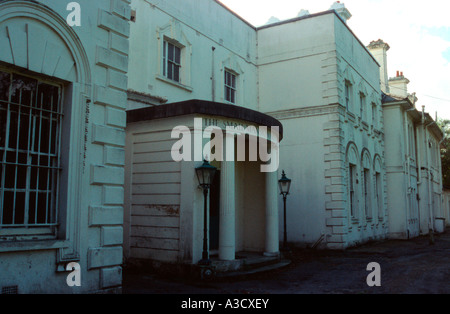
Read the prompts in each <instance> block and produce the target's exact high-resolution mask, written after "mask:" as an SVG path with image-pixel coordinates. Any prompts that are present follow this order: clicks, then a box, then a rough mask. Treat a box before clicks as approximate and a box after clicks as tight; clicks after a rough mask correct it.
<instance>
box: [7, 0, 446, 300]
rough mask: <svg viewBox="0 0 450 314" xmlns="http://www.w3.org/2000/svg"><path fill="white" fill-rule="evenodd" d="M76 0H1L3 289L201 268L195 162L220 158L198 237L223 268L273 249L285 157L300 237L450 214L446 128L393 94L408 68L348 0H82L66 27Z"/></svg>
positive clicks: (340, 245) (101, 287) (359, 236)
mask: <svg viewBox="0 0 450 314" xmlns="http://www.w3.org/2000/svg"><path fill="white" fill-rule="evenodd" d="M69 2H71V1H62V0H61V1H59V0H58V1H50V0H40V1H21V0H18V1H9V0H6V1H0V288H1V289H2V293H9V292H11V293H14V292H19V293H91V292H100V293H101V292H111V291H112V292H119V291H120V287H121V284H122V267H123V266H124V265H126V266H128V265H131V264H133V262H141V261H144V263H147V264H150V262H156V263H170V264H177V265H197V264H198V262H199V261H200V260H201V259H202V258H203V256H202V254H203V252H204V247H203V240H204V235H205V233H204V231H205V229H204V225H205V216H204V212H203V210H204V203H203V202H204V198H203V194H202V190H201V189H199V187H198V181H197V177H196V174H195V168H196V167H198V166H200V165H201V164H202V163H203V159H204V158H206V157H209V158H211V157H213V155H214V156H215V157H217V156H222V157H223V158H224V159H225V160H212V161H211V164H212V165H213V166H215V167H216V168H217V170H218V172H217V175H216V176H215V180H214V181H213V183H212V187H211V189H210V193H209V197H208V199H207V209H208V219H207V223H206V225H207V230H206V234H207V237H208V241H207V242H208V250H209V252H210V254H211V257H212V258H213V259H214V260H215V261H216V262H217V263H219V264H217V265H221V266H223V267H224V269H226V268H227V267H230V268H232V269H235V268H238V267H240V266H242V260H243V257H245V256H247V254H250V255H251V254H253V255H252V256H254V255H256V256H265V257H267V258H270V259H274V260H276V259H278V258H279V257H280V242H281V240H282V239H283V231H284V230H283V229H284V228H283V222H284V221H283V212H282V208H283V207H282V198H281V196H280V194H279V191H278V184H277V183H278V182H277V180H278V179H279V178H280V177H281V172H282V170H285V171H286V174H287V176H288V177H289V178H290V179H292V187H291V193H290V195H289V196H288V199H287V206H288V207H287V237H288V241H289V242H290V243H293V244H295V245H298V246H309V247H319V248H326V249H345V248H348V247H351V246H355V245H358V244H360V243H364V242H367V241H370V240H380V239H386V238H410V237H413V236H417V235H419V234H426V233H428V232H429V231H430V230H437V226H438V224H439V222H440V221H441V220H440V218H442V217H448V216H446V215H448V214H447V213H446V212H445V211H444V209H445V208H447V207H446V206H442V202H444V205H445V204H448V199H446V198H443V197H442V180H441V176H440V173H441V169H440V167H441V165H440V159H439V145H440V141H441V139H442V132H441V131H440V129H439V128H438V127H437V125H436V124H435V122H434V121H433V119H432V118H431V117H430V116H429V115H428V114H427V113H425V112H422V111H421V110H417V109H415V98H414V97H411V95H409V94H407V93H406V94H396V93H395V92H391V91H392V90H393V89H395V88H404V89H405V90H406V84H407V80H406V79H405V78H404V76H403V75H401V73H399V75H398V76H397V77H395V78H392V79H389V78H388V75H387V68H386V64H387V63H386V58H387V57H386V56H387V53H386V52H387V50H388V46H387V44H385V43H383V42H382V41H378V42H373V43H372V44H370V45H369V46H368V47H366V46H365V45H364V44H363V43H361V42H360V40H359V39H358V38H357V37H356V36H355V34H354V33H353V32H352V30H351V29H350V28H349V27H348V25H347V23H346V22H347V20H348V19H349V18H351V14H350V12H349V11H348V10H347V9H346V8H345V5H343V4H341V3H339V2H336V3H334V4H333V5H332V6H331V8H330V10H328V11H324V12H320V13H316V14H310V13H309V12H308V11H306V10H302V11H301V12H300V13H299V14H298V16H297V17H296V18H293V19H290V20H285V21H279V20H277V19H272V20H271V22H270V23H268V24H266V25H264V26H262V27H255V26H253V25H251V24H249V23H248V22H246V21H245V20H243V19H242V18H240V17H239V16H238V15H237V14H235V13H234V12H232V11H230V10H229V9H228V8H226V7H225V6H224V5H223V4H221V3H220V2H219V1H216V0H195V1H186V0H164V1H156V0H98V1H88V0H80V1H77V3H79V5H80V9H81V13H80V15H79V22H80V24H81V25H80V26H77V24H76V23H75V24H74V25H72V26H69V24H70V19H68V17H69V16H71V18H73V17H74V16H73V15H71V14H72V13H74V12H75V14H76V10H77V9H76V8H72V7H68V6H67V5H68V4H69ZM75 18H77V16H76V15H75ZM72 22H73V21H72ZM227 127H232V129H230V128H229V129H227ZM174 131H175V132H174ZM208 132H209V133H208ZM213 133H214V135H213ZM243 134H244V135H246V137H243V136H242V135H243ZM220 137H223V139H225V142H226V143H227V145H226V146H225V147H221V146H219V145H213V143H217V142H216V141H217V139H218V138H220ZM181 140H186V141H188V142H187V143H188V144H186V145H182V146H177V145H179V143H180V141H181ZM240 145H244V147H245V148H246V150H245V151H243V150H241V148H242V146H240ZM174 147H178V149H174ZM204 148H206V149H205V150H204ZM212 148H214V149H212ZM222 148H223V149H222ZM250 148H253V150H250ZM174 152H175V155H174ZM177 154H178V155H177ZM180 155H182V156H183V157H184V159H183V160H181V161H180V160H177V159H176V158H175V157H174V156H180ZM228 157H230V158H228ZM211 159H214V158H211ZM219 159H220V158H219ZM274 165H275V168H274V169H273V168H271V166H274ZM263 169H265V171H263ZM220 262H226V263H223V264H220ZM71 263H76V264H77V265H79V268H80V269H79V270H80V275H81V286H69V285H68V284H67V281H66V279H67V278H68V275H69V273H70V271H71V270H73V269H71V267H69V268H68V266H69V264H71ZM72 265H74V264H72Z"/></svg>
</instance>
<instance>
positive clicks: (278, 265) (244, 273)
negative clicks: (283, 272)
mask: <svg viewBox="0 0 450 314" xmlns="http://www.w3.org/2000/svg"><path fill="white" fill-rule="evenodd" d="M289 264H291V261H290V260H278V261H277V262H275V263H270V264H267V265H264V266H261V267H253V268H251V269H242V270H237V271H229V272H221V273H216V277H219V278H226V277H240V276H247V275H253V274H258V273H264V272H268V271H273V270H276V269H280V268H283V267H286V266H288V265H289Z"/></svg>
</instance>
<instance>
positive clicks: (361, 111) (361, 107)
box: [359, 93, 366, 120]
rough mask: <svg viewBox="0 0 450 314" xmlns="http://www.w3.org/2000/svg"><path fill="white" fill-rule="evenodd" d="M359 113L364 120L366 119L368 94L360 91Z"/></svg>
mask: <svg viewBox="0 0 450 314" xmlns="http://www.w3.org/2000/svg"><path fill="white" fill-rule="evenodd" d="M359 115H360V117H361V119H362V120H366V95H364V93H359Z"/></svg>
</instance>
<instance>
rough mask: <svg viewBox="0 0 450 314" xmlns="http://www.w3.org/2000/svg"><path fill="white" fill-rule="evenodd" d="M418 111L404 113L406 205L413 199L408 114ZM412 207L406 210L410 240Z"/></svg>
mask: <svg viewBox="0 0 450 314" xmlns="http://www.w3.org/2000/svg"><path fill="white" fill-rule="evenodd" d="M413 110H416V108H410V109H408V110H405V111H404V112H403V128H404V131H405V142H406V152H405V157H406V161H405V162H406V175H407V178H406V180H405V181H406V185H407V187H406V195H405V201H406V203H405V204H406V205H407V204H408V197H409V198H410V199H411V195H410V194H411V190H412V189H411V156H410V154H409V136H408V112H409V111H413ZM409 205H410V207H409V208H406V213H405V219H406V226H405V227H406V236H407V238H408V239H409V234H410V230H409V217H410V215H409V213H410V211H411V207H412V203H411V202H410V204H409Z"/></svg>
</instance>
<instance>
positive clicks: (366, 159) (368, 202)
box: [361, 150, 372, 219]
mask: <svg viewBox="0 0 450 314" xmlns="http://www.w3.org/2000/svg"><path fill="white" fill-rule="evenodd" d="M361 166H362V184H363V188H362V192H363V200H364V212H365V214H366V219H372V177H371V175H370V173H371V158H370V154H369V152H368V151H367V150H364V151H363V154H362V157H361Z"/></svg>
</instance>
